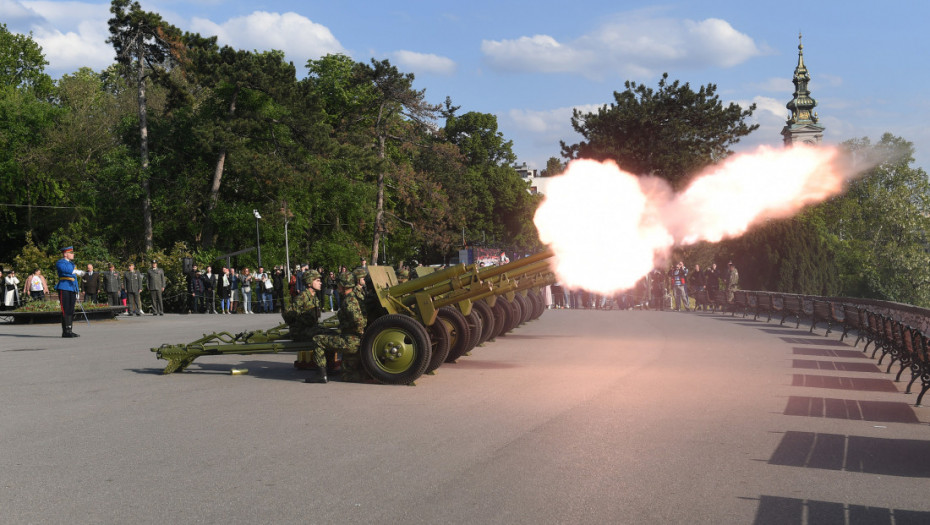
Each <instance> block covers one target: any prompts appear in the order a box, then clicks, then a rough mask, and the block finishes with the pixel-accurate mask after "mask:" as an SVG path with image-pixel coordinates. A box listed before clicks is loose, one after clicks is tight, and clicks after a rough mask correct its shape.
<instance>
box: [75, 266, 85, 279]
mask: <svg viewBox="0 0 930 525" xmlns="http://www.w3.org/2000/svg"><path fill="white" fill-rule="evenodd" d="M74 275H77V276H78V277H84V270H78V269H77V268H75V269H74Z"/></svg>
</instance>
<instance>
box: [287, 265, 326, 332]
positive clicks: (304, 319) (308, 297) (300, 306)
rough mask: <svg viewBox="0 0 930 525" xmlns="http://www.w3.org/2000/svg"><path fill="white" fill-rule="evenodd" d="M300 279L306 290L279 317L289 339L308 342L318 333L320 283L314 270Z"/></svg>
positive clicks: (320, 309) (308, 271)
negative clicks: (285, 324)
mask: <svg viewBox="0 0 930 525" xmlns="http://www.w3.org/2000/svg"><path fill="white" fill-rule="evenodd" d="M301 278H302V279H304V281H305V283H306V288H305V289H304V291H302V292H300V295H298V296H297V298H296V299H294V301H293V302H292V303H291V305H290V306H289V307H288V308H286V309H283V310H282V311H281V317H283V318H284V322H285V323H287V327H288V331H289V332H290V336H291V339H293V340H294V341H310V340H311V339H312V338H313V336H314V335H317V334H318V333H319V327H318V323H319V321H320V313H321V311H322V308H321V306H320V295H319V292H320V288H321V286H322V282H321V281H320V274H319V272H317V271H316V270H307V271H305V272H303V273H302V274H301Z"/></svg>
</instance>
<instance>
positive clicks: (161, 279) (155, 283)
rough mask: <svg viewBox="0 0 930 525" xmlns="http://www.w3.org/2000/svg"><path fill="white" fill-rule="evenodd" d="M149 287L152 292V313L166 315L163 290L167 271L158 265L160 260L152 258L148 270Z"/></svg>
mask: <svg viewBox="0 0 930 525" xmlns="http://www.w3.org/2000/svg"><path fill="white" fill-rule="evenodd" d="M147 284H148V287H149V292H150V293H151V294H152V315H165V306H164V304H163V303H162V292H164V291H165V284H166V282H165V271H164V270H162V269H161V268H159V267H158V261H156V260H154V259H153V260H152V267H151V268H149V271H148V283H147Z"/></svg>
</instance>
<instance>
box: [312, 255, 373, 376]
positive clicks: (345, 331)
mask: <svg viewBox="0 0 930 525" xmlns="http://www.w3.org/2000/svg"><path fill="white" fill-rule="evenodd" d="M338 284H339V293H340V294H342V296H343V304H342V307H341V308H339V312H337V314H336V318H337V319H339V332H338V333H329V334H320V335H315V336H313V339H312V341H311V350H312V351H313V362H314V363H315V364H316V366H317V367H318V370H317V372H316V376H315V377H309V378H307V379H305V380H304V381H305V382H307V383H326V382H328V381H329V379H328V378H327V377H326V354H327V353H335V352H341V353H342V370H343V372H342V379H343V381H361V380H362V379H364V371H363V370H362V369H361V366H360V362H359V356H358V350H359V347H360V346H361V344H362V334H364V333H365V324H366V321H365V316H363V315H362V310H361V307H360V306H359V304H358V300H357V299H356V298H355V294H354V293H353V292H354V288H355V276H354V275H352V274H351V273H348V272H343V273H341V274H339V278H338Z"/></svg>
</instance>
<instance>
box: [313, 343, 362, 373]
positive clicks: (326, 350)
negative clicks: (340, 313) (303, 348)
mask: <svg viewBox="0 0 930 525" xmlns="http://www.w3.org/2000/svg"><path fill="white" fill-rule="evenodd" d="M361 344H362V338H361V337H359V336H357V335H341V334H320V335H315V336H313V340H312V341H311V349H312V351H313V362H314V364H316V366H319V367H325V366H326V356H327V355H332V354H334V353H336V352H340V353H342V377H343V380H345V381H360V380H362V379H363V378H364V371H363V370H362V367H361V361H360V360H359V357H358V349H359V346H361Z"/></svg>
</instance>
